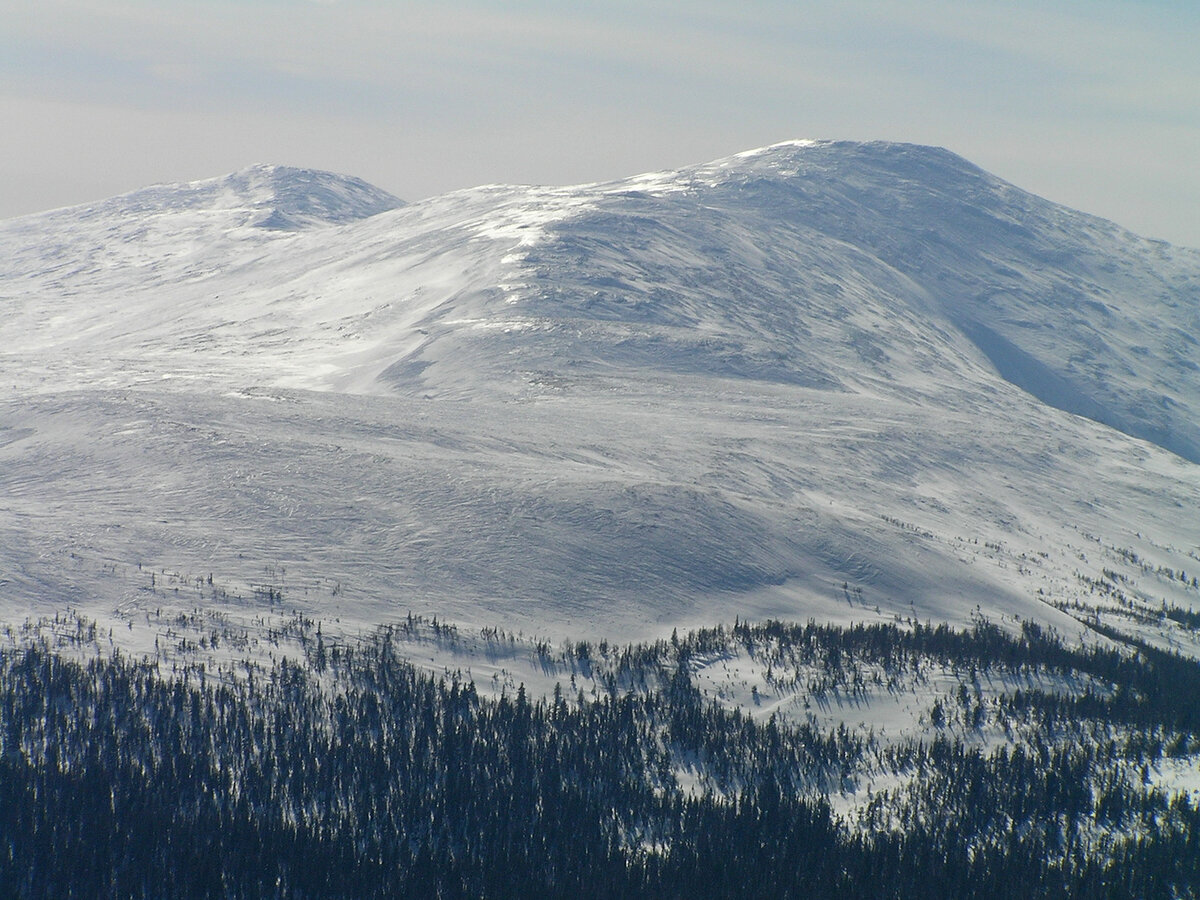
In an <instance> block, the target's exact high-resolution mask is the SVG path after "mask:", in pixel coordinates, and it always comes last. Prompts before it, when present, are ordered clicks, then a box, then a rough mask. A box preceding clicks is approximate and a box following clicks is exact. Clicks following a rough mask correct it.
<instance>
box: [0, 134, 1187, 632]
mask: <svg viewBox="0 0 1200 900" xmlns="http://www.w3.org/2000/svg"><path fill="white" fill-rule="evenodd" d="M255 177H261V178H266V177H267V176H266V175H265V174H264V173H260V176H255ZM247 178H248V179H251V180H252V178H251V176H247ZM931 179H932V180H931ZM218 181H219V180H218ZM167 194H168V195H169V194H170V191H169V190H168V191H167ZM238 209H239V210H244V209H245V207H244V206H240V207H238ZM227 212H228V211H224V212H222V211H220V210H218V211H217V213H218V214H217V217H216V218H215V219H212V220H209V219H207V218H204V217H201V218H200V219H195V220H192V219H188V218H187V216H186V215H185V216H184V218H182V219H178V218H176V219H172V218H171V217H170V216H168V217H167V218H165V219H162V218H160V219H159V220H154V221H158V222H159V224H161V225H162V227H161V228H157V226H154V227H151V226H152V225H153V221H151V220H147V219H146V218H145V217H143V218H141V219H138V217H131V220H130V221H129V222H126V223H124V224H121V223H119V222H116V220H115V219H114V220H105V221H100V220H98V219H95V218H93V219H80V218H78V217H77V219H76V220H71V221H69V222H67V223H66V225H64V223H63V219H62V216H61V215H59V216H58V217H57V218H54V217H51V218H40V219H39V218H37V217H26V218H24V219H22V220H19V221H17V224H15V225H14V224H13V223H11V222H10V223H0V248H3V249H4V251H5V253H4V256H5V257H6V258H7V260H8V265H7V266H6V271H5V272H4V274H3V277H0V298H3V303H4V304H5V308H6V313H7V315H6V316H5V319H4V321H3V323H0V337H2V338H3V346H4V347H5V348H6V349H5V351H4V355H3V356H0V377H2V378H3V379H4V380H5V381H6V382H8V383H11V384H12V385H13V392H12V395H11V396H12V398H13V399H12V400H10V401H9V402H7V403H6V404H5V405H4V406H3V407H0V411H2V412H3V418H2V419H0V425H3V426H5V428H6V432H5V433H6V434H9V435H11V436H12V439H11V440H7V439H6V442H4V443H3V446H0V462H3V466H4V469H3V471H4V476H3V478H4V485H5V488H6V491H7V496H8V497H9V500H8V501H7V504H8V505H7V506H6V507H5V508H4V510H3V515H2V516H0V530H2V531H3V536H4V537H5V540H4V541H2V542H0V544H2V545H3V546H5V547H6V548H7V549H6V550H5V551H4V553H5V556H4V557H3V565H4V566H5V568H6V570H7V571H10V572H13V573H17V572H20V573H24V574H22V575H21V576H20V578H17V577H10V580H9V588H8V591H9V595H8V596H9V599H8V601H7V603H8V604H9V608H10V609H11V608H13V605H14V604H16V605H17V606H18V607H19V605H20V604H21V603H25V602H29V598H30V597H35V596H37V597H49V596H53V595H54V594H55V593H56V592H57V593H59V594H61V595H68V596H71V597H73V598H86V597H87V596H89V594H94V595H95V598H96V599H95V600H94V601H88V602H89V603H94V604H97V605H98V607H99V608H101V609H102V610H104V611H105V615H107V616H110V617H111V616H113V615H117V616H118V620H119V621H123V619H121V618H120V616H123V615H132V614H133V613H127V612H121V613H120V614H117V613H115V612H114V611H115V610H122V611H129V610H133V611H136V610H137V609H139V608H140V607H142V606H143V605H144V604H146V603H154V604H158V603H159V602H160V601H161V600H162V599H163V592H162V590H161V589H160V588H159V586H158V585H157V583H155V584H151V583H150V580H149V579H148V578H147V577H146V575H145V573H144V572H143V571H142V570H140V569H139V568H138V567H137V564H138V563H149V564H151V565H154V566H156V567H157V569H158V571H159V574H160V576H162V573H163V572H164V571H171V572H180V573H183V572H188V571H191V572H205V573H213V574H214V575H215V577H216V580H217V581H218V582H224V583H227V584H230V585H241V586H242V587H241V590H242V592H243V596H246V597H249V596H251V595H252V586H253V585H254V584H261V581H262V578H261V575H262V572H263V571H265V570H268V569H269V570H271V571H278V570H280V569H286V570H287V571H288V572H289V573H291V574H289V576H288V580H289V583H292V584H297V585H303V587H302V588H300V590H301V591H302V593H301V594H299V595H295V602H298V603H302V604H308V606H307V608H309V609H311V610H317V609H320V610H322V611H324V613H328V614H331V615H337V616H339V617H342V618H344V619H345V620H347V621H363V622H377V621H380V620H385V619H387V617H388V616H391V615H394V614H396V612H397V611H398V610H403V609H405V608H407V609H413V610H414V611H416V612H419V613H423V614H437V615H439V616H442V617H448V618H452V619H456V620H459V621H463V622H468V623H476V624H479V625H484V626H486V625H491V624H494V623H495V621H496V620H498V619H499V620H504V621H518V622H525V623H527V624H528V625H529V626H530V627H531V628H544V629H550V630H553V632H554V633H555V634H558V635H570V634H572V633H575V632H576V631H577V630H578V629H583V630H585V631H591V632H598V633H607V634H612V635H615V636H629V635H632V636H635V637H637V636H641V635H644V634H653V633H656V630H657V629H659V628H663V627H668V626H672V625H674V624H685V625H688V624H697V623H708V622H718V621H728V620H730V619H732V618H733V616H735V615H741V616H742V617H743V618H745V617H746V616H751V615H753V616H764V615H770V616H776V617H785V618H793V619H797V618H798V619H804V618H807V617H809V616H815V617H818V618H822V619H826V618H833V619H835V620H838V621H843V620H846V619H847V618H851V619H859V618H865V619H868V620H876V619H883V620H885V621H887V620H891V618H892V617H894V616H905V617H914V616H916V617H921V618H924V617H929V618H932V619H936V620H938V621H952V622H958V623H969V622H970V621H972V617H973V615H974V614H975V613H974V610H975V609H976V608H979V609H981V610H982V611H983V612H984V614H986V615H989V616H991V617H1004V618H1006V619H1007V620H1010V621H1011V620H1012V619H1013V617H1020V618H1025V619H1037V620H1039V621H1043V622H1046V623H1049V624H1052V625H1055V627H1058V628H1060V629H1061V630H1064V631H1065V630H1069V629H1072V628H1074V627H1076V626H1077V625H1078V618H1079V617H1086V616H1088V615H1092V614H1094V613H1095V611H1096V610H1102V612H1101V613H1099V614H1100V615H1102V616H1105V617H1108V618H1113V617H1117V618H1118V619H1119V621H1120V622H1121V623H1122V625H1123V626H1124V627H1129V628H1133V629H1135V630H1136V631H1137V633H1139V634H1142V633H1143V632H1146V634H1148V635H1149V636H1150V637H1152V638H1153V640H1155V641H1159V642H1160V643H1169V642H1170V641H1176V642H1179V641H1185V642H1187V641H1193V640H1194V636H1190V635H1189V634H1188V633H1185V631H1180V630H1178V629H1176V630H1172V628H1171V627H1169V626H1167V625H1160V624H1153V625H1152V624H1149V623H1150V619H1149V618H1147V619H1146V621H1144V622H1143V621H1141V620H1137V621H1134V620H1129V621H1126V620H1127V619H1129V617H1128V616H1126V615H1125V613H1124V612H1121V610H1123V609H1124V607H1121V605H1120V604H1119V603H1117V602H1116V600H1115V599H1114V595H1113V594H1111V593H1109V594H1105V593H1104V592H1103V591H1102V590H1101V589H1100V588H1099V587H1097V586H1096V585H1101V584H1105V583H1106V582H1105V577H1106V576H1105V575H1104V572H1105V571H1109V572H1114V573H1117V574H1119V575H1121V576H1122V577H1125V578H1128V579H1130V583H1132V584H1137V585H1138V587H1137V589H1136V591H1135V590H1134V589H1133V588H1130V587H1128V585H1127V586H1126V587H1124V588H1121V589H1120V590H1121V592H1122V596H1123V597H1124V598H1125V599H1126V601H1128V602H1130V603H1134V604H1135V606H1136V608H1137V609H1139V610H1142V612H1143V613H1145V614H1146V615H1147V616H1149V612H1147V611H1148V610H1154V609H1157V608H1159V607H1161V606H1162V605H1163V604H1166V605H1167V606H1168V607H1179V608H1187V609H1191V608H1193V607H1194V605H1195V601H1196V597H1195V596H1194V592H1191V593H1189V592H1190V591H1191V588H1190V586H1188V585H1184V584H1183V583H1182V582H1180V581H1179V579H1168V578H1167V577H1166V576H1165V575H1162V574H1161V572H1162V571H1166V570H1170V571H1171V572H1178V571H1182V570H1186V569H1187V568H1188V566H1192V565H1194V563H1193V562H1192V561H1190V560H1192V559H1193V557H1192V556H1191V555H1189V554H1194V553H1195V552H1197V550H1198V549H1200V534H1197V526H1196V524H1195V522H1194V521H1193V520H1191V519H1189V518H1188V517H1187V516H1186V515H1183V516H1181V514H1180V512H1179V510H1180V509H1183V510H1187V509H1194V508H1197V507H1200V484H1198V483H1197V479H1196V474H1195V471H1196V470H1195V468H1194V463H1193V462H1188V461H1187V460H1188V458H1189V455H1194V449H1195V446H1196V445H1195V430H1194V427H1190V426H1189V423H1190V422H1193V421H1200V415H1196V416H1193V415H1192V411H1193V410H1195V409H1197V405H1198V404H1200V390H1198V389H1197V382H1196V369H1195V349H1194V348H1195V343H1194V341H1190V340H1189V335H1190V333H1191V331H1192V322H1193V320H1194V318H1195V316H1196V315H1197V307H1198V306H1200V304H1196V303H1194V302H1193V293H1194V290H1195V286H1196V285H1197V283H1200V276H1198V273H1200V264H1198V263H1197V259H1200V257H1197V256H1195V255H1194V254H1191V253H1189V252H1187V251H1183V250H1176V249H1174V248H1169V247H1164V246H1162V245H1159V244H1156V243H1154V242H1147V241H1142V240H1141V239H1138V238H1136V237H1133V236H1131V235H1128V233H1126V232H1123V231H1121V230H1120V229H1119V228H1117V227H1116V226H1113V225H1111V223H1105V222H1103V221H1102V220H1098V219H1095V218H1093V217H1089V216H1086V215H1083V214H1078V213H1074V212H1073V211H1069V210H1065V209H1064V208H1062V207H1058V206H1056V205H1054V204H1051V203H1049V202H1048V201H1043V200H1040V199H1038V198H1034V197H1033V196H1032V195H1028V194H1025V193H1024V192H1022V191H1020V190H1019V189H1018V188H1015V187H1013V186H1011V185H1008V184H1007V183H1005V182H1002V181H1001V180H999V179H996V178H994V177H992V176H989V175H987V174H986V173H984V172H982V170H979V169H977V168H976V167H974V166H971V165H970V164H969V163H966V162H965V161H963V160H961V159H960V158H958V157H954V156H953V155H952V154H949V153H948V152H947V151H942V150H930V149H926V148H919V147H912V146H906V145H892V144H877V145H858V144H844V143H842V144H837V143H833V144H830V143H819V142H812V143H804V142H795V143H789V144H785V145H777V146H776V147H774V148H764V149H763V150H759V151H750V152H748V153H746V154H739V155H738V156H735V157H729V158H727V159H726V160H720V161H716V162H713V163H708V164H704V165H701V166H698V167H690V168H688V169H684V170H680V171H678V172H670V173H650V174H647V175H641V176H634V177H632V178H629V179H623V180H620V181H615V182H607V183H602V184H593V185H584V186H578V187H565V188H554V187H542V188H528V187H510V186H488V187H484V188H478V189H472V190H465V191H458V192H454V193H452V194H448V195H444V196H442V197H437V198H431V199H429V200H425V201H420V202H417V203H412V204H407V205H404V206H398V207H395V208H392V209H389V210H386V211H383V212H381V213H379V214H374V215H370V216H368V217H366V218H362V219H359V220H356V221H353V222H349V223H345V224H343V225H341V226H339V227H335V228H323V227H319V228H303V229H298V230H292V231H279V230H272V229H270V228H255V227H252V226H253V225H254V224H255V223H258V222H261V221H262V219H261V217H257V218H256V217H250V216H244V215H243V214H242V213H240V212H239V213H238V214H237V215H238V218H237V221H238V222H240V223H241V224H240V225H239V226H238V227H236V228H234V229H233V230H230V229H229V228H228V227H227V225H228V222H229V221H230V219H229V218H228V216H227ZM118 225H119V226H120V227H118ZM126 226H128V227H126ZM123 229H124V230H123ZM156 229H157V230H156ZM1005 370H1007V371H1005ZM1087 403H1092V404H1094V405H1093V406H1087V405H1086V404H1087ZM1079 412H1085V413H1089V414H1090V418H1089V419H1080V418H1078V417H1077V416H1076V415H1075V414H1076V413H1079ZM1106 418H1107V419H1108V420H1110V421H1107V422H1106V421H1105V419H1106ZM1114 428H1115V429H1116V430H1114ZM1156 429H1157V431H1156ZM1155 438H1157V442H1155V441H1154V439H1155ZM1147 441H1150V443H1147ZM1160 447H1161V448H1165V449H1160ZM143 510H147V511H153V513H152V514H151V517H150V518H146V516H144V515H143V514H142V511H143ZM1097 541H1098V543H1097ZM992 548H998V549H992ZM1040 553H1046V554H1048V556H1047V557H1045V558H1043V557H1041V556H1039V554H1040ZM1134 560H1137V562H1135V561H1134ZM1146 560H1153V564H1152V565H1150V564H1148V563H1147V565H1149V569H1148V570H1147V569H1145V568H1143V563H1145V561H1146ZM1080 579H1086V580H1082V581H1081V580H1080ZM18 585H19V589H18ZM335 585H336V586H337V591H336V593H335V592H334V590H333V586H335ZM231 590H232V588H231ZM274 590H275V588H274V587H272V591H274ZM272 596H274V594H272ZM302 597H304V598H307V599H301V598H302ZM1130 598H1134V599H1130ZM166 599H168V600H170V599H171V598H170V597H169V596H168V597H167V598H166ZM1072 604H1079V608H1078V610H1077V612H1076V613H1071V612H1069V611H1070V610H1072V609H1076V607H1075V606H1072ZM249 608H251V609H252V608H253V603H252V602H250V606H249ZM1080 610H1083V611H1080ZM1139 614H1141V613H1139ZM1154 622H1156V623H1157V622H1158V620H1157V619H1155V620H1154ZM1139 623H1140V624H1139ZM668 630H669V628H668ZM1143 636H1146V635H1143ZM1150 637H1148V638H1147V639H1150Z"/></svg>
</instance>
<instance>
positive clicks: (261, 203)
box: [220, 165, 404, 230]
mask: <svg viewBox="0 0 1200 900" xmlns="http://www.w3.org/2000/svg"><path fill="white" fill-rule="evenodd" d="M220 181H222V182H223V186H224V187H226V188H227V189H228V190H230V191H232V192H233V193H234V194H235V195H236V196H239V197H242V198H244V199H245V200H247V201H249V203H248V204H247V205H251V206H253V207H255V208H258V209H262V210H263V212H264V213H265V214H266V215H265V216H264V218H263V219H262V220H261V221H259V222H257V223H256V224H258V225H259V226H260V227H262V228H272V229H281V230H293V229H297V228H303V227H306V226H309V225H319V224H330V225H339V224H344V223H347V222H353V221H356V220H358V219H365V218H368V217H370V216H374V215H376V214H378V213H381V212H386V211H388V210H389V209H395V208H396V207H398V206H402V205H404V202H403V201H402V200H400V199H399V198H398V197H395V196H393V195H392V194H389V193H388V192H387V191H384V190H382V189H380V188H377V187H375V186H374V185H372V184H368V183H367V182H365V181H363V180H362V179H360V178H352V177H350V176H348V175H338V174H335V173H333V172H325V171H321V170H319V169H299V168H294V167H292V166H279V165H255V166H249V167H248V168H245V169H241V170H239V171H237V172H234V173H233V174H231V175H228V176H226V177H225V178H224V179H220Z"/></svg>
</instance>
